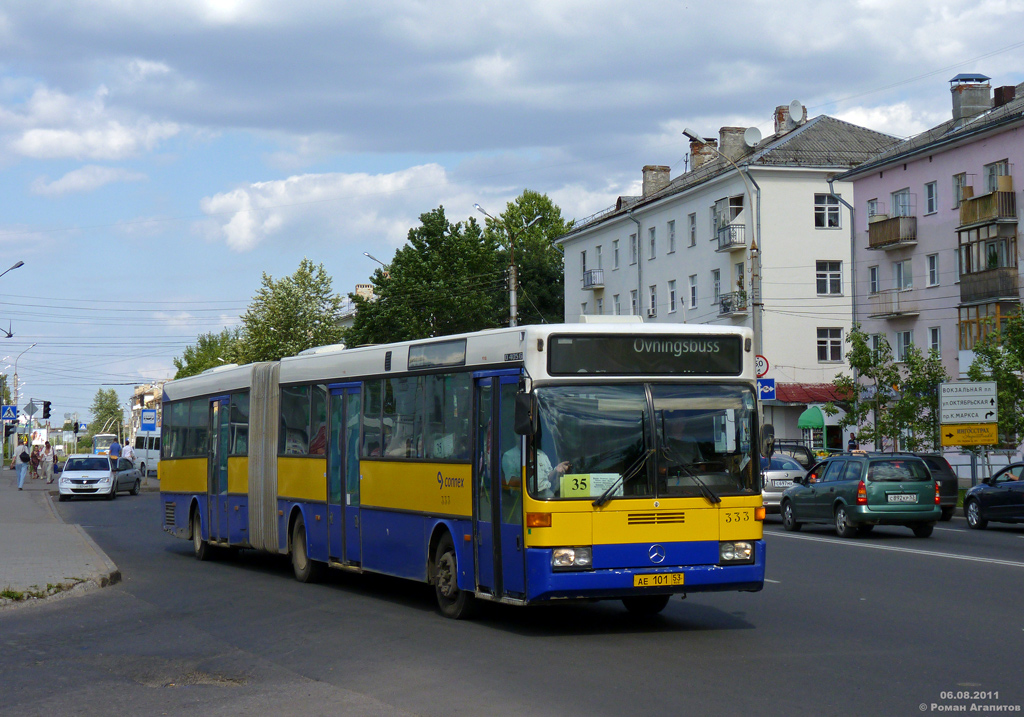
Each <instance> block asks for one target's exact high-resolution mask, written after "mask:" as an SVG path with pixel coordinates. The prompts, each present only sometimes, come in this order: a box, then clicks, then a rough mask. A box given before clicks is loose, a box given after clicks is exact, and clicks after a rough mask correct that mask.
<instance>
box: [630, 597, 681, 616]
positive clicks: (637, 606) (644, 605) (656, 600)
mask: <svg viewBox="0 0 1024 717" xmlns="http://www.w3.org/2000/svg"><path fill="white" fill-rule="evenodd" d="M670 597H671V595H634V596H633V597H627V598H622V604H623V605H625V606H626V609H627V610H629V611H630V612H631V613H633V614H634V615H646V616H651V615H657V614H658V613H659V612H661V611H662V610H664V609H665V606H666V605H668V599H669V598H670Z"/></svg>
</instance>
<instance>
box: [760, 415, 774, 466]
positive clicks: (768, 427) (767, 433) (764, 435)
mask: <svg viewBox="0 0 1024 717" xmlns="http://www.w3.org/2000/svg"><path fill="white" fill-rule="evenodd" d="M774 452H775V426H773V425H772V424H770V423H766V424H764V425H763V426H761V455H762V456H764V457H765V458H771V457H772V453H774Z"/></svg>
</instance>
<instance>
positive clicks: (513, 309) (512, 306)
mask: <svg viewBox="0 0 1024 717" xmlns="http://www.w3.org/2000/svg"><path fill="white" fill-rule="evenodd" d="M473 207H474V208H475V209H476V210H477V211H478V212H480V213H481V214H483V215H484V216H485V217H487V218H488V219H490V220H491V221H493V222H495V223H496V224H500V225H501V226H502V227H503V228H504V229H505V234H506V235H507V236H508V325H509V326H513V327H514V326H518V325H519V302H518V297H517V295H516V288H517V287H518V285H519V275H518V273H517V271H516V237H515V234H513V233H512V228H511V227H510V226H509V225H508V224H507V223H506V222H505V221H503V220H501V219H498V218H497V217H492V216H491V215H490V214H488V213H487V210H485V209H484V208H483V207H481V206H480V205H479V204H474V205H473ZM543 216H544V215H543V214H538V215H537V216H535V217H534V218H533V219H531V220H530V221H529V222H528V223H527V224H524V225H523V229H522V230H523V231H526V230H527V229H529V228H530V227H532V226H533V225H534V224H536V223H537V222H538V221H540V219H541V217H543Z"/></svg>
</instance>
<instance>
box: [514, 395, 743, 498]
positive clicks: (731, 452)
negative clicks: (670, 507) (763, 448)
mask: <svg viewBox="0 0 1024 717" xmlns="http://www.w3.org/2000/svg"><path fill="white" fill-rule="evenodd" d="M537 401H538V406H539V417H540V428H539V431H538V433H537V435H536V436H535V439H534V441H533V446H534V450H533V451H532V454H531V455H530V456H529V461H528V463H529V466H528V471H529V473H528V477H529V487H530V494H531V495H532V496H533V497H535V498H539V499H579V498H588V499H597V498H600V497H601V496H605V495H606V496H607V497H608V498H620V497H625V498H656V497H663V498H664V497H700V496H709V495H711V496H722V495H754V494H757V493H758V492H759V491H760V472H759V470H757V466H758V462H757V461H756V460H754V451H755V446H756V443H755V441H754V435H755V430H756V427H755V419H756V412H755V409H754V392H753V390H752V389H751V388H749V387H746V386H736V385H715V384H705V385H694V384H688V385H665V384H647V385H644V384H624V385H593V384H590V385H585V386H584V385H578V386H559V387H546V388H538V389H537Z"/></svg>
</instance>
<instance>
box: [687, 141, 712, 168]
mask: <svg viewBox="0 0 1024 717" xmlns="http://www.w3.org/2000/svg"><path fill="white" fill-rule="evenodd" d="M717 146H718V140H717V139H711V138H708V137H705V138H704V142H695V141H693V140H692V139H691V140H690V169H700V168H701V167H702V166H703V165H705V164H707V163H708V162H710V161H711V160H712V159H714V158H715V157H716V156H718V155H716V154H715V150H714V149H713V147H717Z"/></svg>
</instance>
